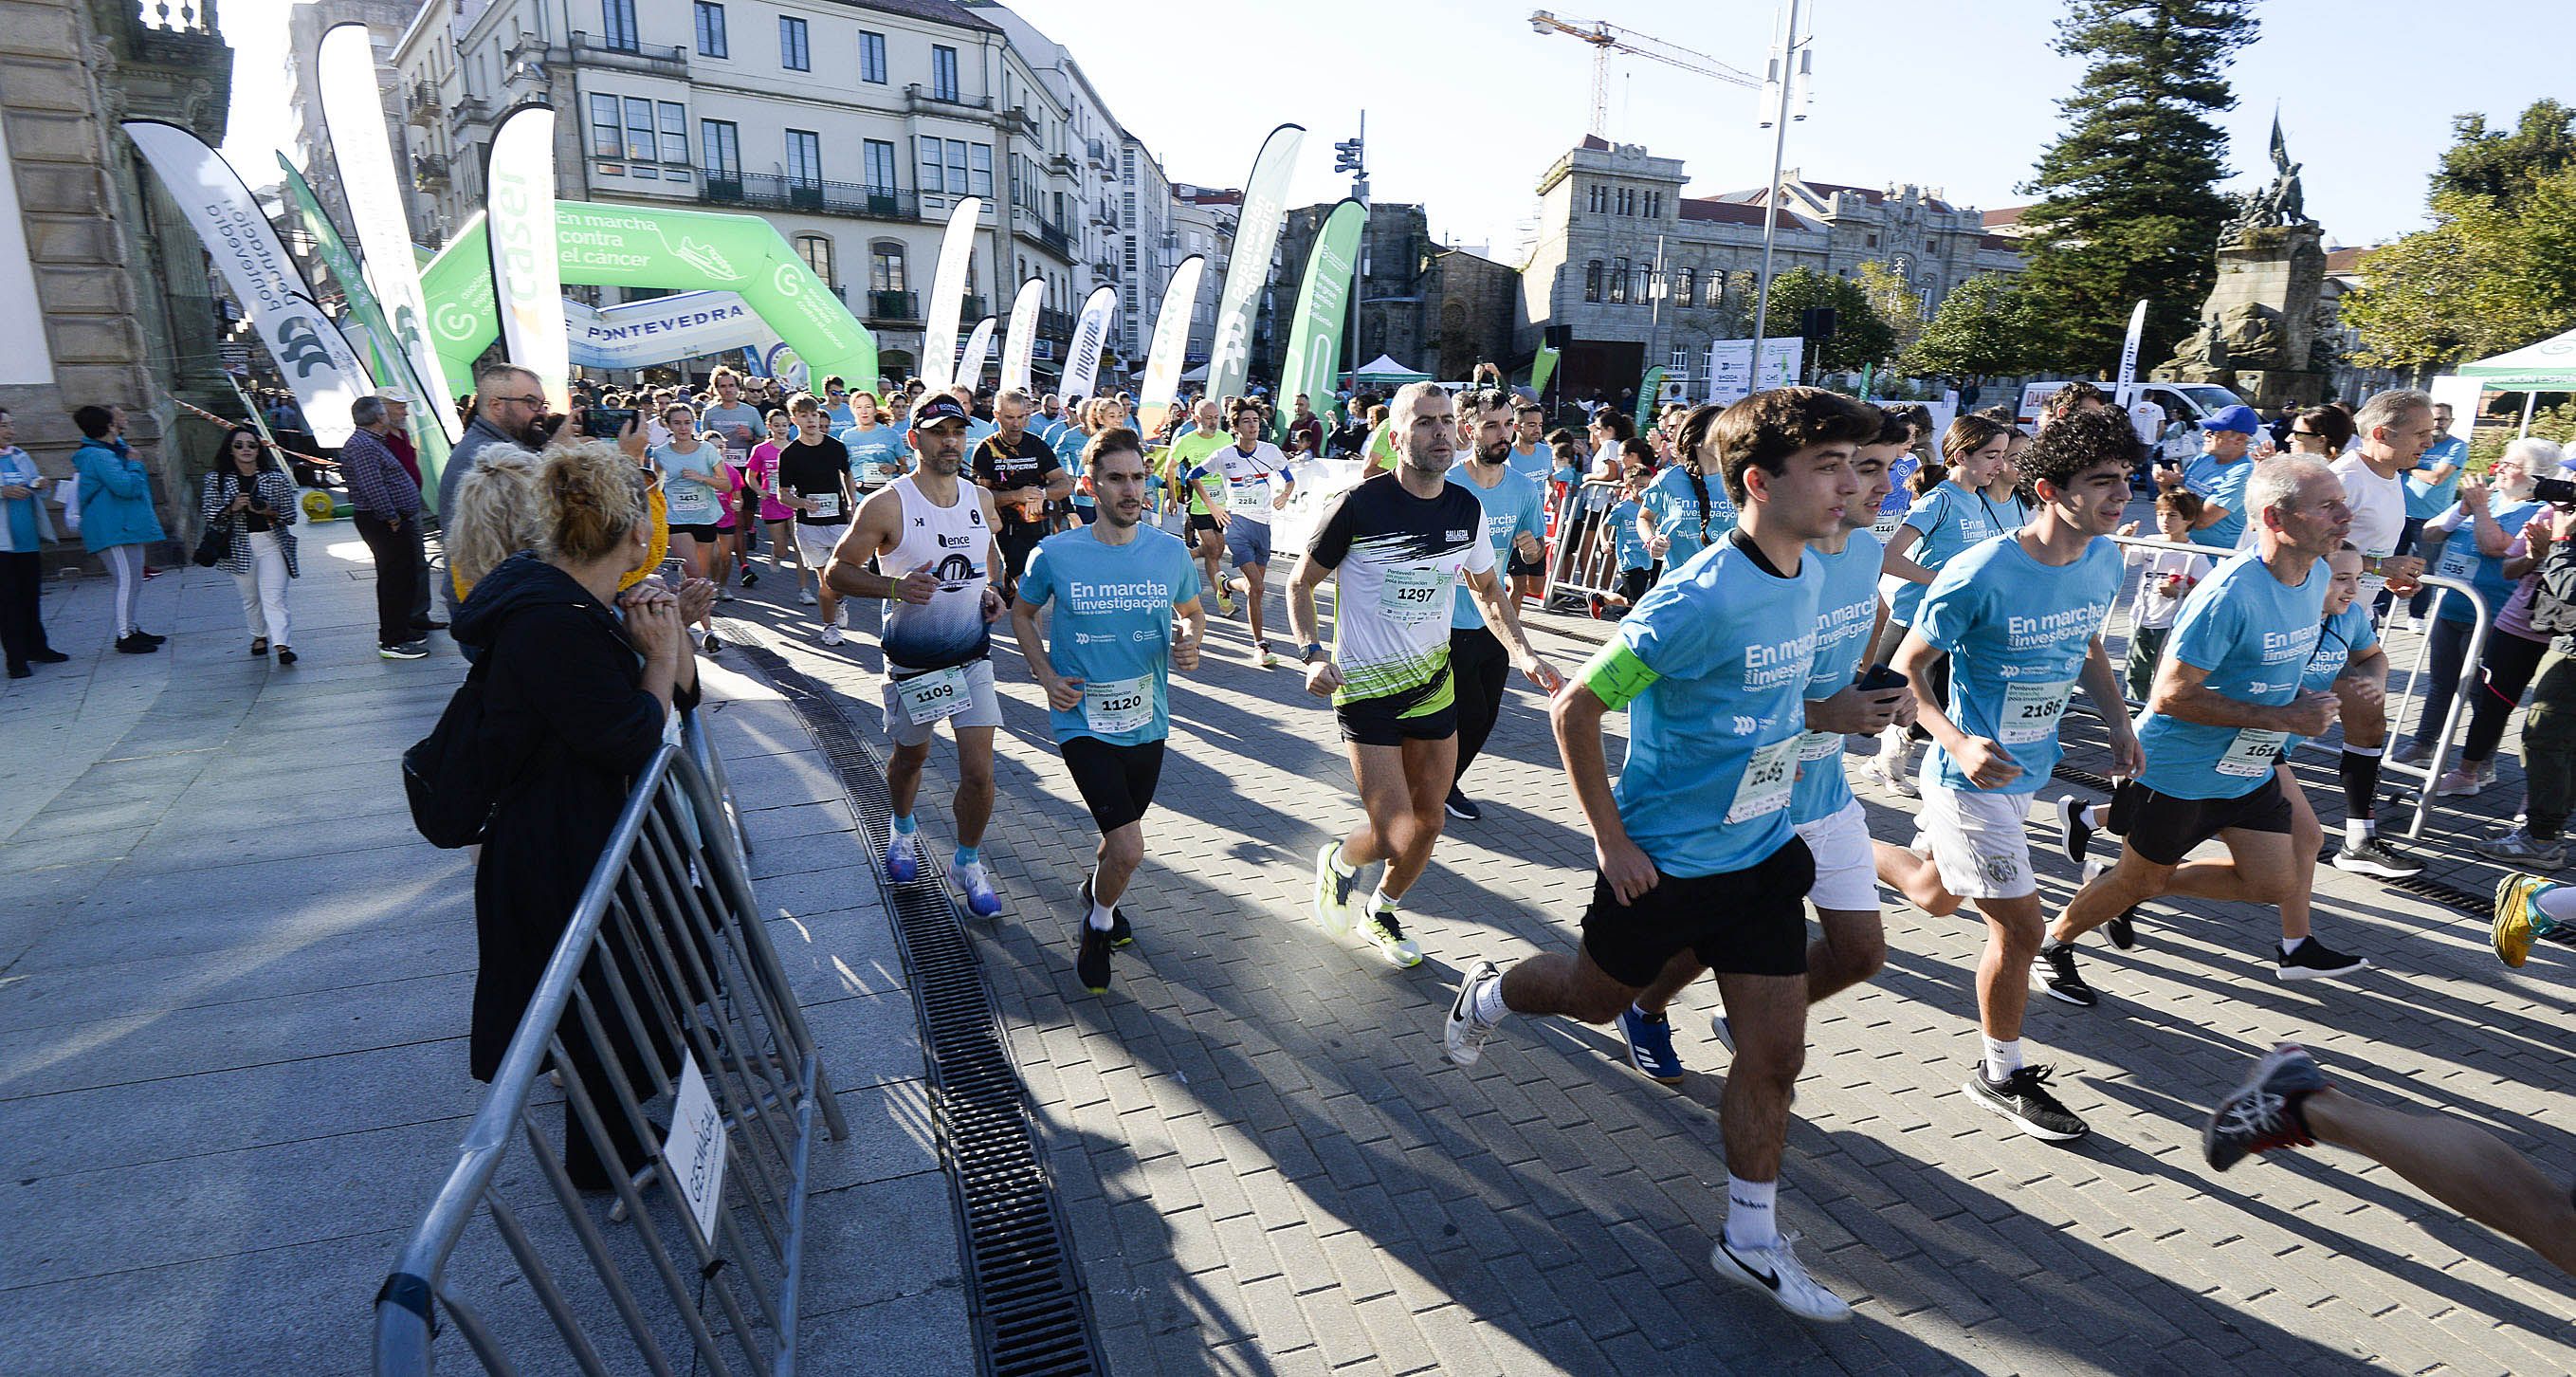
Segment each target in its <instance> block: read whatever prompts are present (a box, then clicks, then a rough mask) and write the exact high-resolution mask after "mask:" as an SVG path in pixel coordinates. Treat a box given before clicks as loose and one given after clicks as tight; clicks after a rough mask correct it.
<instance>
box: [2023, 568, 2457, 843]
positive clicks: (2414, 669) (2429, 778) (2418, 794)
mask: <svg viewBox="0 0 2576 1377" xmlns="http://www.w3.org/2000/svg"><path fill="white" fill-rule="evenodd" d="M2111 538H2112V539H2113V540H2116V541H2118V542H2119V543H2120V544H2121V545H2123V546H2125V547H2128V548H2131V549H2138V550H2179V551H2183V552H2185V553H2188V554H2195V555H2203V556H2206V557H2207V558H2208V559H2209V561H2210V563H2211V564H2213V565H2215V564H2217V563H2219V562H2221V561H2223V560H2226V559H2228V558H2230V557H2232V556H2233V555H2234V554H2235V553H2236V552H2235V551H2232V550H2214V549H2211V548H2210V547H2209V546H2206V545H2191V544H2185V543H2180V542H2176V541H2170V540H2159V539H2156V538H2154V537H2151V536H2113V537H2111ZM2420 582H2421V583H2422V584H2423V586H2424V587H2426V588H2431V589H2436V590H2439V591H2440V593H2441V594H2442V596H2443V597H2448V596H2450V595H2451V594H2454V593H2456V594H2458V595H2459V596H2461V597H2462V598H2465V599H2467V600H2468V604H2469V611H2470V613H2471V615H2472V617H2473V618H2474V622H2473V624H2472V625H2471V627H2470V628H2469V644H2468V649H2467V651H2466V652H2465V653H2464V655H2463V657H2462V664H2461V666H2460V682H2459V684H2458V686H2457V690H2456V691H2455V692H2454V693H2453V694H2452V695H2451V706H2450V710H2449V711H2448V712H2447V713H2445V714H2444V715H2443V718H2442V729H2441V731H2440V732H2439V733H2438V734H2436V735H2435V736H2434V737H2433V739H2432V741H2431V743H2430V749H2428V750H2427V751H2426V753H2425V756H2424V760H2423V762H2422V763H2421V764H2420V765H2406V764H2401V763H2399V762H2398V761H2396V760H2394V759H2388V758H2383V759H2382V760H2381V762H2380V772H2381V774H2382V776H2383V777H2384V776H2386V775H2387V774H2389V773H2391V772H2394V773H2397V774H2401V775H2417V774H2420V775H2422V776H2423V784H2422V786H2421V787H2419V788H2417V789H2416V791H2415V810H2414V816H2413V817H2412V818H2410V819H2408V821H2407V825H2406V833H2405V835H2406V836H2408V837H2410V838H2413V837H2420V836H2422V835H2423V834H2424V819H2425V817H2426V816H2427V815H2428V814H2429V813H2431V811H2432V808H2433V783H2434V781H2436V780H2438V779H2440V778H2441V777H2442V769H2443V762H2444V761H2446V760H2447V759H2449V758H2450V755H2451V750H2452V743H2453V742H2454V741H2455V740H2456V739H2457V738H2458V735H2459V733H2460V731H2461V729H2462V728H2463V727H2464V726H2465V725H2466V723H2467V722H2468V719H2469V717H2470V713H2471V710H2472V708H2473V707H2474V706H2475V704H2476V702H2477V697H2476V693H2477V686H2478V675H2479V672H2480V666H2481V663H2482V662H2483V661H2484V659H2485V657H2486V645H2487V632H2488V630H2489V628H2491V627H2492V626H2493V625H2494V624H2495V617H2494V613H2493V611H2492V610H2491V609H2489V608H2488V606H2487V603H2486V599H2485V598H2484V597H2482V596H2480V595H2479V593H2478V591H2477V590H2476V589H2474V588H2471V587H2470V586H2469V585H2468V584H2466V583H2463V582H2461V581H2459V580H2457V579H2448V578H2440V577H2437V576H2435V575H2432V574H2426V575H2424V577H2423V578H2422V579H2421V580H2420ZM2121 592H2122V593H2123V594H2124V595H2126V594H2128V592H2129V587H2128V584H2127V582H2126V581H2125V580H2123V581H2122V583H2121ZM2365 596H2367V597H2375V596H2376V594H2375V593H2373V594H2367V595H2365ZM2135 605H2136V601H2135V599H2134V598H2133V597H2129V596H2123V597H2122V598H2121V599H2120V600H2119V602H2118V603H2117V604H2115V605H2114V606H2113V607H2112V609H2111V617H2112V619H2113V620H2114V621H2117V620H2119V619H2122V618H2125V617H2127V616H2128V614H2129V609H2130V608H2131V607H2133V606H2135ZM2440 606H2441V599H2440V598H2436V599H2434V602H2433V607H2432V609H2428V611H2427V614H2426V615H2427V616H2430V615H2432V612H2433V611H2435V610H2438V609H2439V608H2440ZM2104 630H2105V631H2106V632H2107V631H2108V630H2109V627H2108V626H2105V628H2104ZM2128 634H2129V635H2131V636H2135V635H2136V634H2137V632H2136V628H2135V627H2130V628H2129V629H2128ZM2383 639H2384V638H2383ZM2432 643H2433V640H2432V637H2430V636H2429V635H2428V636H2424V637H2421V638H2419V639H2418V640H2417V641H2416V644H2415V663H2414V664H2413V665H2412V666H2411V667H2409V668H2408V670H2407V671H2406V687H2405V689H2404V690H2403V691H2402V692H2400V691H2399V690H2397V689H2396V688H2395V687H2394V686H2393V680H2394V677H2395V676H2393V675H2392V676H2391V680H2392V687H2391V689H2390V691H2389V693H2388V698H2387V703H2388V707H2387V709H2386V711H2387V715H2388V739H2387V741H2386V742H2385V743H2384V745H2383V747H2382V749H2383V750H2385V749H2389V748H2393V747H2394V746H2395V745H2396V744H2397V738H2398V734H2399V733H2398V728H2399V722H2398V714H2397V708H2396V704H2397V703H2398V701H2399V700H2400V699H2401V698H2411V697H2416V696H2418V695H2417V694H2416V691H2415V690H2416V681H2417V680H2418V678H2419V677H2420V676H2421V675H2422V674H2423V672H2424V657H2425V655H2426V654H2427V653H2428V651H2429V649H2430V647H2431V646H2432ZM2394 662H2395V661H2394V657H2393V656H2392V657H2391V664H2392V666H2393V665H2394ZM2120 678H2121V687H2122V696H2123V699H2124V701H2126V702H2127V703H2128V704H2129V706H2131V707H2133V708H2143V707H2145V706H2146V704H2145V703H2143V702H2140V701H2139V700H2137V699H2135V698H2128V697H2127V696H2126V694H2127V681H2128V676H2127V675H2126V674H2125V673H2124V674H2122V675H2121V676H2120ZM2069 706H2070V707H2072V706H2074V705H2073V704H2070V705H2069ZM2302 749H2306V750H2317V749H2321V748H2320V747H2319V745H2318V743H2316V742H2314V741H2311V742H2308V743H2306V745H2305V746H2303V747H2302Z"/></svg>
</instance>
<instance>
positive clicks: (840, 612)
mask: <svg viewBox="0 0 2576 1377" xmlns="http://www.w3.org/2000/svg"><path fill="white" fill-rule="evenodd" d="M832 625H834V626H837V627H839V628H841V629H842V630H843V631H847V630H849V629H850V602H849V599H847V598H843V599H842V600H841V601H840V603H839V605H837V606H835V607H834V608H833V609H832Z"/></svg>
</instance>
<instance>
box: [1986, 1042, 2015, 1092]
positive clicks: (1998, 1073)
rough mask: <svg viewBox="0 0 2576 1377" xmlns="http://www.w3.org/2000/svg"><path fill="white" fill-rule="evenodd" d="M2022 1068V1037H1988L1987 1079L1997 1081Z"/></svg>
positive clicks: (1990, 1081) (1991, 1081)
mask: <svg viewBox="0 0 2576 1377" xmlns="http://www.w3.org/2000/svg"><path fill="white" fill-rule="evenodd" d="M2020 1069H2021V1039H2020V1038H2013V1039H2011V1040H2010V1041H2006V1040H2004V1039H2001V1038H1987V1039H1986V1080H1987V1081H1988V1082H1989V1083H1996V1082H2000V1081H2002V1080H2003V1078H2004V1077H2006V1076H2009V1075H2011V1074H2012V1073H2014V1072H2015V1071H2019V1070H2020Z"/></svg>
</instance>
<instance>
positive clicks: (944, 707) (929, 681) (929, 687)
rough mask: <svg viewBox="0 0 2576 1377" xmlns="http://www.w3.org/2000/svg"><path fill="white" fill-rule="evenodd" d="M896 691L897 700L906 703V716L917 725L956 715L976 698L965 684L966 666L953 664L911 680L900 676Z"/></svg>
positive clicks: (916, 676) (904, 710)
mask: <svg viewBox="0 0 2576 1377" xmlns="http://www.w3.org/2000/svg"><path fill="white" fill-rule="evenodd" d="M894 693H895V698H896V700H897V701H898V702H901V703H902V704H903V715H904V716H905V717H907V718H909V719H911V721H912V724H913V725H914V726H916V727H927V726H929V725H930V724H931V723H933V722H936V721H938V720H939V719H941V718H943V717H954V716H956V715H957V714H959V713H961V712H964V711H965V710H966V708H967V706H968V704H970V703H972V702H973V701H974V696H973V695H972V694H971V693H970V692H969V691H968V690H967V687H966V667H965V666H964V665H950V666H949V667H948V668H946V669H934V670H931V671H929V672H928V673H925V674H916V675H913V676H912V677H911V678H909V679H897V680H896V681H895V684H894Z"/></svg>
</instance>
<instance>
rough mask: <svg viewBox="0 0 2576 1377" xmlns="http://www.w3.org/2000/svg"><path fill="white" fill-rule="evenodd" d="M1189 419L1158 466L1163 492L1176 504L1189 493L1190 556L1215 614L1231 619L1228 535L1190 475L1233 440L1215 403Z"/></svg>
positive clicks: (1198, 408)
mask: <svg viewBox="0 0 2576 1377" xmlns="http://www.w3.org/2000/svg"><path fill="white" fill-rule="evenodd" d="M1190 418H1191V419H1190V420H1189V421H1188V422H1187V425H1188V427H1189V428H1188V429H1186V430H1185V431H1183V432H1182V433H1181V434H1180V435H1179V436H1177V437H1176V438H1174V439H1173V441H1172V443H1171V445H1170V446H1169V447H1168V448H1166V449H1165V450H1164V451H1163V462H1162V463H1161V464H1159V465H1157V466H1156V467H1157V469H1158V471H1159V473H1160V475H1161V477H1162V480H1163V491H1165V492H1167V493H1170V494H1172V495H1173V496H1172V500H1173V501H1175V502H1178V501H1181V500H1182V497H1181V495H1182V494H1183V493H1186V494H1188V510H1189V525H1188V527H1187V529H1188V531H1189V537H1188V539H1189V542H1190V550H1191V553H1193V554H1195V555H1197V556H1198V561H1199V572H1200V575H1201V583H1202V584H1203V586H1205V587H1207V588H1211V589H1214V590H1215V591H1216V614H1217V615H1218V616H1220V617H1231V616H1233V615H1234V599H1233V598H1231V597H1230V596H1228V595H1227V593H1226V591H1225V532H1224V530H1223V528H1221V527H1219V526H1218V525H1217V522H1216V517H1215V516H1214V515H1213V514H1211V513H1210V512H1209V511H1208V504H1207V494H1206V493H1204V492H1202V491H1200V490H1199V485H1198V484H1196V483H1193V482H1190V481H1189V474H1190V472H1191V471H1192V470H1194V469H1196V468H1197V467H1198V466H1199V465H1200V464H1201V463H1203V462H1204V461H1205V460H1206V459H1207V457H1208V456H1209V455H1211V454H1214V453H1216V452H1217V451H1218V450H1220V449H1223V448H1225V446H1226V443H1227V442H1228V441H1229V440H1230V439H1232V438H1233V437H1232V436H1231V435H1230V434H1229V433H1228V432H1226V431H1225V430H1223V429H1220V428H1219V426H1218V424H1217V422H1218V419H1219V416H1218V412H1217V405H1216V403H1215V402H1214V401H1213V400H1210V399H1208V398H1204V397H1202V398H1200V399H1199V404H1198V405H1197V406H1196V407H1194V408H1192V409H1191V412H1190Z"/></svg>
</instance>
